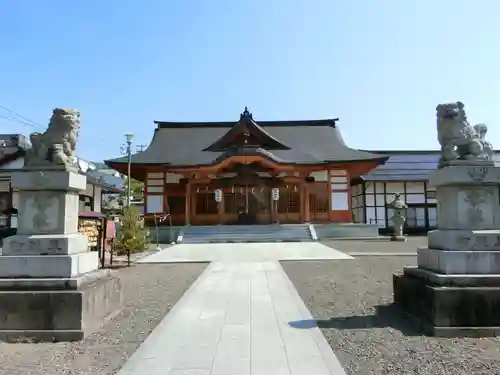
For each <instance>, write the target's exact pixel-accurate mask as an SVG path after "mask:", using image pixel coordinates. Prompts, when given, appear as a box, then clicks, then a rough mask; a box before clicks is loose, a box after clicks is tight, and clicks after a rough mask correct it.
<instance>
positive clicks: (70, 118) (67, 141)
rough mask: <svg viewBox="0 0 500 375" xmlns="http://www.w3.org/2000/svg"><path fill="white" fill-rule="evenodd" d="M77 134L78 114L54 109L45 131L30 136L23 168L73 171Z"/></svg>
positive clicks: (69, 110) (78, 126) (72, 111)
mask: <svg viewBox="0 0 500 375" xmlns="http://www.w3.org/2000/svg"><path fill="white" fill-rule="evenodd" d="M79 132H80V112H78V111H76V110H73V109H63V108H56V109H54V110H53V113H52V117H51V119H50V122H49V126H48V128H47V130H46V131H45V132H44V133H32V134H31V135H30V141H31V149H29V150H28V151H27V152H26V157H25V162H24V168H29V169H31V168H51V167H55V168H62V169H68V168H69V169H75V168H76V165H75V162H76V154H75V149H76V142H77V140H78V135H79Z"/></svg>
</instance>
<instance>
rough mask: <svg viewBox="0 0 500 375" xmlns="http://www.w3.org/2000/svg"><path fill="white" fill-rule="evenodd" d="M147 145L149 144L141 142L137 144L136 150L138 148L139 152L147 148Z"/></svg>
mask: <svg viewBox="0 0 500 375" xmlns="http://www.w3.org/2000/svg"><path fill="white" fill-rule="evenodd" d="M146 147H147V145H144V144H140V145H137V146H136V150H137V152H142V151H144V150H145V149H146Z"/></svg>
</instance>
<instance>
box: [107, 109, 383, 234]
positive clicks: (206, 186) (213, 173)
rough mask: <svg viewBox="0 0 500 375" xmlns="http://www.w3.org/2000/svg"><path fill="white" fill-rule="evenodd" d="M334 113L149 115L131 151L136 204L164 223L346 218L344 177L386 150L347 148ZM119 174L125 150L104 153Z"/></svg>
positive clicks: (350, 178) (349, 216)
mask: <svg viewBox="0 0 500 375" xmlns="http://www.w3.org/2000/svg"><path fill="white" fill-rule="evenodd" d="M337 121H338V119H327V120H302V121H256V120H254V118H253V116H252V114H251V113H250V112H249V111H248V110H247V109H246V108H245V111H244V112H243V113H241V115H240V118H239V121H235V122H196V123H193V122H163V121H155V124H156V125H157V128H156V129H155V132H154V135H153V139H152V141H151V143H150V145H149V146H148V148H147V149H146V150H144V151H142V152H139V153H137V154H134V155H132V165H131V175H132V178H134V179H137V180H140V181H143V182H144V184H145V188H144V212H145V215H146V217H147V216H151V215H153V214H166V213H169V214H170V217H171V219H172V221H171V224H172V225H177V226H182V225H192V226H196V225H217V224H272V223H280V224H293V223H352V222H353V209H352V206H351V204H352V197H351V191H352V189H351V182H353V183H354V181H359V179H360V177H361V176H362V175H365V174H367V173H369V172H370V171H372V170H373V169H375V168H376V167H377V166H379V165H381V164H384V163H385V162H386V160H387V159H388V156H386V155H383V154H377V153H371V152H367V151H360V150H355V149H352V148H349V147H348V146H347V145H346V144H345V143H344V141H343V140H342V136H341V134H340V131H339V129H338V127H337V124H336V123H337ZM106 164H107V165H108V166H110V167H111V168H113V169H115V170H117V171H119V172H121V173H123V174H127V168H128V160H127V157H122V158H117V159H112V160H107V161H106Z"/></svg>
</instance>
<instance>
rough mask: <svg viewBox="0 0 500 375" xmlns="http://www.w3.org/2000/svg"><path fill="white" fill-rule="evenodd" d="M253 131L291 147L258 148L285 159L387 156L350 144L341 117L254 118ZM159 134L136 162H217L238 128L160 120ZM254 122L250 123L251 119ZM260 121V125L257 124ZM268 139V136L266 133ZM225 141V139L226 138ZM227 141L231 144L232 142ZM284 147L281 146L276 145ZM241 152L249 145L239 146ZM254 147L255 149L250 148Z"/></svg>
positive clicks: (123, 161)
mask: <svg viewBox="0 0 500 375" xmlns="http://www.w3.org/2000/svg"><path fill="white" fill-rule="evenodd" d="M251 120H252V122H253V123H255V125H253V123H252V124H251V127H253V129H254V130H253V131H255V132H258V133H259V136H261V137H265V139H266V141H269V142H271V141H272V142H276V144H275V145H276V146H277V145H278V144H280V145H282V146H285V147H286V148H284V149H283V148H280V149H267V150H266V149H263V148H262V147H260V148H254V150H253V152H254V153H255V152H257V153H262V154H265V155H266V157H268V158H270V159H272V160H273V161H274V162H276V163H280V164H308V165H314V164H324V163H336V162H342V163H349V162H363V161H376V162H379V163H383V162H384V161H385V160H387V157H386V156H384V155H379V154H373V153H371V152H367V151H361V150H355V149H352V148H350V147H348V146H347V145H346V144H345V143H344V141H343V139H342V136H341V134H340V131H339V129H338V127H337V125H336V122H337V121H338V119H327V120H306V121H257V122H255V121H254V120H253V118H252V119H251ZM155 123H156V124H157V128H156V129H155V132H154V136H153V139H152V141H151V143H150V144H149V146H148V148H147V149H146V150H144V151H142V152H139V153H137V154H134V155H133V156H132V163H133V164H143V165H162V166H165V167H177V168H182V167H187V168H188V167H195V166H206V165H214V164H217V163H219V162H220V161H221V160H223V159H224V158H225V157H229V156H231V152H235V151H229V150H224V151H222V150H221V151H209V150H213V149H214V147H212V146H214V145H218V146H219V147H222V146H221V145H224V142H225V141H226V140H227V138H225V136H226V137H229V136H228V135H227V134H231V133H230V132H231V130H232V129H233V128H235V127H237V126H238V125H237V124H238V123H234V122H202V123H199V122H198V123H193V122H161V121H155ZM247 124H248V123H247ZM257 126H258V127H257ZM262 139H264V138H262ZM223 140H224V142H223ZM226 146H227V144H226ZM276 148H278V147H276ZM236 152H238V153H241V152H245V148H239V149H237V151H236ZM248 152H249V150H248ZM127 161H128V160H127V157H122V158H117V159H112V160H107V161H105V163H106V164H108V165H109V166H110V167H113V166H115V167H116V166H118V165H119V164H126V163H127Z"/></svg>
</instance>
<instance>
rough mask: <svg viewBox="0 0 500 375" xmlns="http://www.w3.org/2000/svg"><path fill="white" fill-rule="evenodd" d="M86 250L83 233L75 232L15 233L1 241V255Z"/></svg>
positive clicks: (49, 253)
mask: <svg viewBox="0 0 500 375" xmlns="http://www.w3.org/2000/svg"><path fill="white" fill-rule="evenodd" d="M87 251H88V239H87V237H86V236H85V235H83V234H79V233H75V234H42V235H36V234H31V235H30V234H16V235H14V236H11V237H7V238H5V239H4V242H3V250H2V255H15V256H17V255H68V254H78V253H84V252H87Z"/></svg>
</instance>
